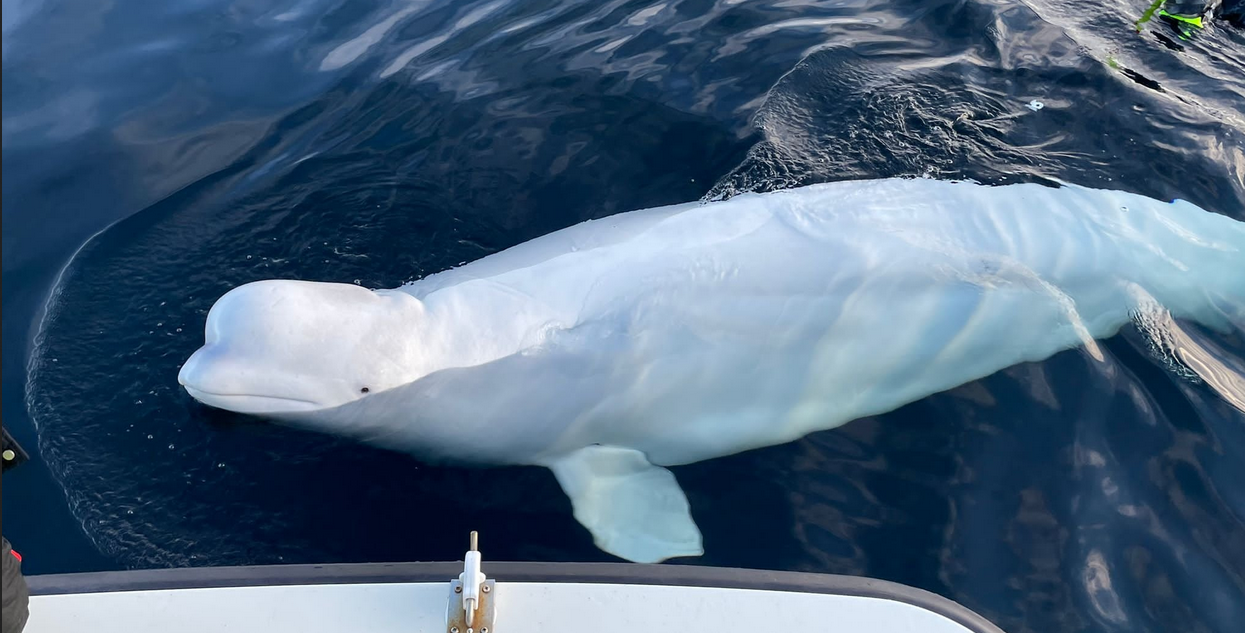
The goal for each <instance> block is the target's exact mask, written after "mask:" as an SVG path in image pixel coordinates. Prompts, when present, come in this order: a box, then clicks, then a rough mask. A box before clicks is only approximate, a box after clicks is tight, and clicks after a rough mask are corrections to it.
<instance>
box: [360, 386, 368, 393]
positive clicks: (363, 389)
mask: <svg viewBox="0 0 1245 633" xmlns="http://www.w3.org/2000/svg"><path fill="white" fill-rule="evenodd" d="M359 391H362V392H363V393H367V392H368V388H367V387H364V388H362V389H360V390H359Z"/></svg>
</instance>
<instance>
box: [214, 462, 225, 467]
mask: <svg viewBox="0 0 1245 633" xmlns="http://www.w3.org/2000/svg"><path fill="white" fill-rule="evenodd" d="M216 467H217V468H224V467H225V462H220V463H219V464H217V465H216Z"/></svg>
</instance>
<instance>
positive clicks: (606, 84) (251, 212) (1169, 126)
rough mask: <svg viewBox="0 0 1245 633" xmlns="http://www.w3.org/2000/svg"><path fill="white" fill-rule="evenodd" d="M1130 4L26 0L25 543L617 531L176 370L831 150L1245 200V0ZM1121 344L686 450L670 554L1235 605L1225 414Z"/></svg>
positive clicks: (187, 543) (18, 242) (283, 552)
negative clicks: (241, 309)
mask: <svg viewBox="0 0 1245 633" xmlns="http://www.w3.org/2000/svg"><path fill="white" fill-rule="evenodd" d="M1146 5H1147V3H1145V2H1144V1H1142V0H1136V1H1127V2H1125V1H1119V0H1107V1H1106V2H1092V3H1087V2H1074V1H1071V0H1027V1H1007V0H894V1H890V2H881V1H879V0H827V1H815V0H668V1H664V2H654V1H652V0H636V1H618V0H615V1H601V2H586V1H582V0H530V1H529V0H410V1H369V0H350V1H342V0H235V1H232V2H231V1H229V0H181V1H178V2H170V3H153V2H141V1H138V0H117V1H115V2H109V3H102V2H87V1H84V0H77V1H69V0H4V3H3V16H4V27H3V28H4V42H3V49H4V50H3V161H4V162H3V170H4V171H3V419H4V424H5V426H6V428H9V429H10V430H11V431H12V432H13V433H14V434H15V435H16V436H17V438H18V439H19V440H20V441H21V442H22V443H23V444H24V445H25V446H26V447H27V448H28V449H30V450H31V452H32V454H33V459H32V460H31V461H30V462H29V463H27V464H25V465H23V466H21V467H20V468H18V469H17V470H15V471H12V472H11V473H10V474H8V475H6V476H5V478H4V479H5V482H4V491H5V494H4V500H3V513H4V525H3V529H4V533H5V535H6V536H7V537H8V538H9V539H10V540H11V541H13V543H14V544H15V546H16V547H17V549H19V550H21V551H22V552H23V553H24V554H25V556H26V569H27V571H28V572H31V573H47V572H63V571H78V570H95V569H118V568H134V567H161V566H173V565H235V564H256V563H277V562H289V563H292V562H340V561H395V560H447V559H454V558H457V557H459V556H461V552H462V548H463V544H464V535H465V534H466V532H467V530H469V529H479V530H481V531H482V533H483V536H482V538H483V544H484V547H485V550H486V555H487V557H488V558H490V559H510V560H607V559H608V556H606V555H604V554H602V553H601V552H599V551H598V550H596V549H595V548H594V547H593V546H592V543H591V539H590V537H589V536H588V534H587V533H586V531H584V530H583V529H582V528H581V527H579V525H578V524H576V523H575V522H574V520H573V519H572V518H571V515H570V505H569V502H568V501H567V500H566V498H565V497H564V495H562V493H561V492H560V490H559V489H558V487H557V485H556V483H555V481H554V479H553V477H552V476H551V475H550V473H549V472H548V471H545V470H543V469H535V468H533V469H497V470H470V469H457V468H447V467H433V466H430V465H426V464H423V463H421V462H420V461H419V460H417V459H416V458H414V457H410V456H406V455H401V454H396V453H390V452H386V451H381V450H376V449H371V448H367V447H363V446H359V445H356V444H353V443H350V442H347V441H344V440H339V439H336V438H333V437H328V436H322V435H313V434H307V433H301V432H298V431H294V430H291V429H287V428H282V427H277V426H273V425H269V424H266V423H263V422H260V421H256V420H252V419H248V418H244V417H240V416H235V415H232V414H227V413H223V412H219V411H213V410H208V409H206V408H204V407H202V406H199V405H197V404H195V403H193V402H192V401H191V400H190V398H189V397H188V396H186V395H185V394H184V393H183V392H182V391H181V390H180V389H179V388H178V385H177V383H176V373H177V368H178V366H179V365H180V363H181V362H182V361H183V360H184V359H185V358H186V357H187V356H188V355H189V354H190V353H191V352H192V351H194V349H196V348H197V347H198V345H199V344H200V342H201V340H202V326H203V319H204V315H205V314H206V311H207V309H208V308H209V307H210V306H211V304H212V302H213V301H214V300H215V299H216V298H217V297H219V296H220V295H221V294H222V293H223V292H224V291H226V290H227V289H229V288H231V287H233V286H235V285H238V284H241V283H244V282H247V281H252V280H256V279H261V278H269V277H290V278H304V279H317V280H328V281H344V282H354V281H357V282H358V283H360V284H363V285H365V286H369V287H391V286H395V285H398V284H400V283H401V282H403V281H407V280H411V279H415V278H418V277H420V276H422V275H426V274H429V273H433V272H436V271H438V270H441V269H444V268H446V267H449V266H452V265H455V264H458V263H460V262H464V261H469V260H473V259H477V258H479V257H481V256H483V255H486V254H488V253H492V252H495V251H497V250H500V249H503V248H506V247H508V246H511V245H514V244H517V243H519V242H522V241H524V240H527V239H530V238H532V237H535V236H538V235H542V234H545V233H548V232H550V231H553V230H556V229H559V228H562V227H565V226H569V225H571V224H574V223H576V222H579V221H582V220H585V219H588V218H597V217H602V216H606V215H609V214H612V213H617V212H621V211H626V210H629V209H634V208H640V207H648V206H654V205H660V204H667V203H675V202H683V201H688V200H695V199H698V198H707V199H708V198H715V197H722V196H727V195H730V194H732V193H735V192H738V191H744V190H768V189H775V188H783V187H789V186H794V185H798V184H806V183H813V182H822V181H830V180H839V179H847V178H872V177H881V176H895V175H907V176H933V177H940V178H974V179H977V180H980V181H983V182H991V183H996V182H1010V181H1023V180H1034V179H1038V178H1058V179H1062V180H1066V181H1071V182H1076V183H1079V184H1084V185H1088V186H1094V187H1110V188H1119V189H1125V190H1129V191H1134V192H1138V193H1143V194H1147V195H1150V196H1153V197H1157V198H1162V199H1171V198H1174V197H1181V198H1185V199H1188V200H1191V201H1193V202H1194V203H1196V204H1198V205H1201V206H1202V207H1204V208H1207V209H1210V210H1213V211H1216V212H1219V213H1223V214H1227V215H1230V216H1233V217H1236V218H1238V219H1242V220H1245V31H1242V30H1240V29H1238V28H1235V27H1233V26H1232V24H1231V21H1232V20H1236V21H1237V22H1238V23H1239V21H1240V20H1241V13H1240V12H1241V8H1240V4H1233V5H1228V6H1227V7H1226V11H1224V12H1223V14H1222V16H1221V17H1222V18H1223V19H1218V20H1212V21H1211V23H1210V24H1209V26H1208V28H1207V29H1206V30H1205V31H1203V32H1200V33H1198V34H1196V35H1195V36H1194V38H1193V39H1192V40H1188V41H1186V40H1182V39H1180V38H1179V37H1178V36H1177V34H1176V33H1175V31H1173V30H1172V29H1170V28H1168V27H1167V26H1165V25H1163V24H1160V23H1157V22H1150V23H1148V24H1145V25H1144V26H1143V28H1142V31H1141V32H1140V33H1139V32H1138V31H1137V30H1136V29H1135V28H1134V26H1133V24H1134V22H1135V21H1136V20H1137V19H1138V18H1140V17H1141V15H1142V13H1143V11H1144V10H1145V9H1146ZM1033 101H1038V102H1040V103H1041V104H1042V105H1043V106H1044V107H1042V108H1041V109H1037V110H1034V109H1030V108H1029V107H1026V105H1027V104H1030V103H1031V102H1033ZM1190 328H1191V331H1193V332H1195V333H1196V334H1197V335H1198V336H1201V337H1203V338H1204V339H1205V340H1207V341H1210V342H1212V343H1213V344H1215V345H1217V346H1218V347H1219V348H1221V349H1223V350H1227V352H1228V354H1229V355H1230V356H1231V357H1233V358H1235V359H1236V360H1238V361H1239V360H1241V359H1245V340H1243V337H1242V334H1241V333H1240V332H1237V333H1235V334H1230V335H1221V334H1215V333H1212V332H1209V331H1202V330H1200V329H1198V328H1196V327H1195V326H1190ZM1103 349H1104V351H1105V352H1106V357H1105V359H1104V360H1101V361H1099V360H1096V359H1094V358H1093V357H1091V356H1090V355H1088V354H1087V353H1085V352H1083V351H1080V350H1075V351H1069V352H1066V353H1062V354H1059V355H1057V356H1055V357H1054V358H1051V359H1049V360H1048V361H1046V362H1042V363H1036V364H1029V365H1023V366H1018V367H1015V368H1012V369H1009V370H1006V371H1003V372H1000V373H999V374H997V375H994V376H991V377H989V378H987V379H985V380H982V381H978V382H976V383H972V384H969V385H965V386H963V387H961V388H958V389H955V390H953V391H951V392H948V393H944V394H940V395H937V396H934V397H931V398H927V399H925V400H923V401H920V402H917V403H914V404H911V405H909V406H906V407H904V408H902V409H900V410H898V411H895V412H893V413H890V414H886V415H883V416H879V417H876V418H870V419H864V420H859V421H856V422H853V423H851V424H848V425H846V426H844V427H842V428H840V429H836V430H834V431H829V432H824V433H819V434H815V435H813V436H810V437H808V438H806V439H804V440H801V441H798V442H795V443H792V444H789V445H785V446H778V447H773V448H769V449H764V450H758V451H752V452H749V453H745V454H741V455H736V456H733V457H729V458H723V459H718V460H713V461H709V462H702V463H699V464H695V465H692V466H686V467H681V468H676V469H674V471H675V473H676V475H677V477H678V479H679V481H680V483H681V484H682V485H683V486H684V488H685V489H686V490H687V491H688V495H689V498H690V500H691V503H692V507H693V512H694V515H695V518H696V520H697V522H698V523H699V524H700V526H701V528H702V529H703V531H704V536H705V548H706V555H705V556H704V557H703V558H701V559H698V560H694V561H688V562H698V563H702V564H711V565H729V566H745V567H760V568H771V569H793V570H811V571H821V572H832V573H847V574H863V575H869V576H874V577H878V578H884V579H889V580H895V581H899V582H903V583H906V584H910V585H914V586H917V587H922V588H925V589H928V590H930V591H934V592H937V593H939V594H942V595H944V596H947V597H950V598H952V599H955V600H957V601H960V602H962V603H963V604H965V605H966V606H968V607H970V608H972V609H974V610H977V611H979V612H981V613H982V614H983V615H986V616H987V617H989V618H991V619H993V620H994V621H995V622H997V623H998V624H1000V625H1001V626H1003V627H1004V628H1005V629H1006V630H1008V631H1013V632H1019V631H1040V632H1045V631H1176V630H1179V631H1232V630H1239V629H1237V628H1235V627H1239V626H1240V623H1241V622H1243V621H1245V489H1242V487H1241V482H1242V481H1245V414H1242V413H1241V412H1239V411H1237V410H1236V409H1234V408H1232V407H1231V406H1229V405H1228V404H1227V403H1226V402H1224V401H1223V400H1222V399H1220V398H1219V397H1218V396H1216V395H1215V394H1214V393H1213V392H1212V391H1211V390H1210V389H1208V388H1207V387H1206V386H1205V385H1204V384H1201V383H1200V382H1199V381H1197V380H1196V379H1192V378H1189V377H1187V376H1188V372H1182V371H1181V368H1180V367H1178V366H1174V365H1173V364H1172V363H1171V362H1169V361H1165V360H1163V359H1162V358H1160V357H1156V356H1155V355H1154V354H1152V353H1151V352H1150V348H1149V346H1148V345H1147V342H1146V340H1145V339H1144V337H1142V336H1140V335H1139V333H1138V332H1137V331H1136V330H1135V329H1133V328H1129V329H1126V331H1125V332H1123V333H1122V334H1121V335H1119V336H1117V337H1115V338H1113V339H1111V340H1109V341H1107V342H1106V343H1105V345H1104V347H1103ZM1233 623H1236V624H1235V625H1234V624H1233Z"/></svg>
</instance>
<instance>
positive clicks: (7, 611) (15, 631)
mask: <svg viewBox="0 0 1245 633" xmlns="http://www.w3.org/2000/svg"><path fill="white" fill-rule="evenodd" d="M3 541H4V552H2V553H0V557H3V559H4V561H3V566H4V570H3V576H2V577H0V581H2V583H0V584H3V586H2V587H0V595H2V597H3V610H0V621H2V622H3V633H21V630H22V629H24V628H26V618H28V617H30V610H29V608H30V590H29V589H27V588H26V579H25V578H23V577H22V562H21V561H20V560H18V558H17V557H16V556H14V555H13V548H12V547H10V546H9V539H3Z"/></svg>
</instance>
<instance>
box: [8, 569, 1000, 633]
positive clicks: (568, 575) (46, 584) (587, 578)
mask: <svg viewBox="0 0 1245 633" xmlns="http://www.w3.org/2000/svg"><path fill="white" fill-rule="evenodd" d="M462 565H463V564H462V563H460V562H459V563H360V564H339V565H269V566H255V567H189V568H178V569H142V570H132V571H104V572H91V573H83V574H53V575H46V576H30V577H29V578H28V579H27V580H28V582H29V584H30V594H31V595H32V596H51V595H63V594H75V593H99V592H109V591H146V590H156V589H197V588H210V587H253V586H266V585H267V586H271V585H336V584H355V583H395V582H444V583H448V582H449V581H450V579H453V578H457V577H458V574H459V573H460V572H462ZM484 571H485V573H487V574H488V575H489V577H490V578H493V579H495V580H497V581H498V582H565V583H601V584H617V585H675V586H683V587H721V588H729V589H759V590H765V591H793V592H801V593H820V594H832V595H838V596H860V597H866V598H880V599H883V600H894V601H896V602H903V603H905V604H910V605H912V606H915V607H920V608H922V609H925V610H927V611H932V612H934V613H937V614H939V615H941V616H943V617H945V618H947V619H949V620H952V621H954V622H956V623H958V624H960V625H962V626H964V627H965V628H967V629H968V630H970V631H973V632H974V633H1002V630H1001V629H999V628H998V627H997V626H995V625H994V624H992V623H991V622H990V621H989V620H986V619H985V618H983V617H981V616H980V615H977V614H976V613H974V612H973V611H971V610H969V609H967V608H966V607H964V606H962V605H960V604H958V603H956V602H953V601H951V600H948V599H946V598H944V597H942V596H939V595H937V594H933V593H930V592H928V591H924V590H921V589H914V588H912V587H908V586H905V585H901V584H898V583H893V582H888V581H885V580H874V579H871V578H859V577H855V576H833V575H829V574H807V573H799V572H786V571H764V570H755V569H733V568H726V567H697V566H693V565H639V564H630V563H510V562H493V561H486V562H485V564H484Z"/></svg>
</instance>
